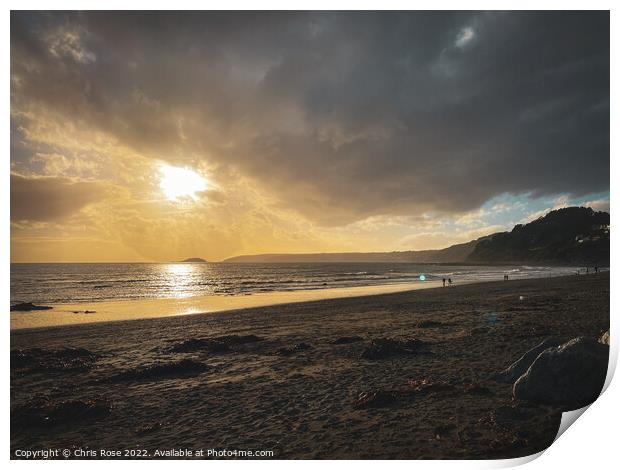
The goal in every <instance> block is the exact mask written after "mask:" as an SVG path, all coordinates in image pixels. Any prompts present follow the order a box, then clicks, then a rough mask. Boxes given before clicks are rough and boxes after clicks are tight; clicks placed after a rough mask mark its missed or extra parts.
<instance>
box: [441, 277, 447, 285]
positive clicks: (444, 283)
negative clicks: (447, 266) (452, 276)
mask: <svg viewBox="0 0 620 470" xmlns="http://www.w3.org/2000/svg"><path fill="white" fill-rule="evenodd" d="M442 281H443V286H444V287H446V278H445V277H444V278H443V279H442Z"/></svg>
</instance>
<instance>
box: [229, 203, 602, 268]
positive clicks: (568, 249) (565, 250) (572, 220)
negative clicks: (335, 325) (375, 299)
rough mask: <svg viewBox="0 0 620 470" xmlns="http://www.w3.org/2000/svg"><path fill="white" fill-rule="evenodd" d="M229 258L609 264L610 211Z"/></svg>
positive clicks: (570, 211)
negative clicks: (368, 247)
mask: <svg viewBox="0 0 620 470" xmlns="http://www.w3.org/2000/svg"><path fill="white" fill-rule="evenodd" d="M224 262H225V263H364V262H376V263H471V264H501V263H509V264H515V263H532V264H569V265H571V264H593V265H596V264H598V265H601V266H606V265H609V214H608V213H607V212H595V211H593V210H592V209H590V208H586V207H568V208H565V209H557V210H554V211H551V212H549V213H548V214H547V215H545V216H544V217H540V218H538V219H536V220H534V221H533V222H530V223H528V224H525V225H521V224H519V225H516V226H515V227H514V228H513V229H512V231H510V232H499V233H494V234H491V235H487V236H485V237H481V238H478V239H476V240H472V241H470V242H467V243H461V244H458V245H452V246H450V247H448V248H444V249H440V250H421V251H392V252H376V253H304V254H282V253H280V254H278V253H271V254H260V255H244V256H235V257H232V258H228V259H226V260H224Z"/></svg>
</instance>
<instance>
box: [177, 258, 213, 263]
mask: <svg viewBox="0 0 620 470" xmlns="http://www.w3.org/2000/svg"><path fill="white" fill-rule="evenodd" d="M206 262H207V260H205V259H202V258H185V259H184V260H181V261H179V263H206Z"/></svg>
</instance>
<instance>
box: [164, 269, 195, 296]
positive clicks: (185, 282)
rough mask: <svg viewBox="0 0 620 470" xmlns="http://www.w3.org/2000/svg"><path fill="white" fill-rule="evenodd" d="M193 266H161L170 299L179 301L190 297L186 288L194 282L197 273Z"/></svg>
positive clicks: (189, 292)
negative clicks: (173, 298)
mask: <svg viewBox="0 0 620 470" xmlns="http://www.w3.org/2000/svg"><path fill="white" fill-rule="evenodd" d="M195 266H196V265H194V264H189V263H188V264H165V265H163V268H164V271H165V274H166V277H167V278H166V280H167V284H168V286H169V290H170V296H171V297H175V298H177V299H181V298H184V297H190V296H191V295H192V294H191V291H190V290H189V289H188V286H190V285H191V284H192V283H193V282H194V277H195V275H196V271H197V269H196V267H195Z"/></svg>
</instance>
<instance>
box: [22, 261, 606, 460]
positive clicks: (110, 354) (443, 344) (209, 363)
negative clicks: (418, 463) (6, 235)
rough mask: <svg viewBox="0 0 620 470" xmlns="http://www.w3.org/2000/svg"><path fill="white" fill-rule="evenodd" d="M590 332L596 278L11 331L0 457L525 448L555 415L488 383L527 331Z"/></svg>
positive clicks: (514, 355)
mask: <svg viewBox="0 0 620 470" xmlns="http://www.w3.org/2000/svg"><path fill="white" fill-rule="evenodd" d="M520 297H522V300H520ZM608 328H609V275H608V274H607V273H605V274H599V275H589V276H571V277H565V278H550V279H531V280H519V281H508V282H494V283H483V284H472V285H465V286H455V287H450V288H438V289H426V290H418V291H412V292H401V293H391V294H384V295H374V296H366V297H356V298H341V299H331V300H322V301H318V302H305V303H297V304H283V305H275V306H271V307H263V308H254V309H247V310H238V311H233V312H221V313H211V314H205V315H187V316H176V317H167V318H157V319H147V320H132V321H122V322H110V323H99V324H89V325H77V326H64V327H56V328H45V329H36V330H17V331H12V333H11V351H12V354H11V356H12V357H11V450H12V456H13V457H14V455H15V453H14V452H15V451H16V450H17V449H21V450H37V449H42V448H52V449H55V448H59V449H71V450H75V449H78V448H81V449H83V450H85V449H90V450H93V451H95V452H98V451H99V450H100V449H106V450H123V449H138V450H140V452H143V453H148V456H150V457H153V456H154V452H155V450H157V449H159V450H169V449H173V448H176V449H193V450H196V449H205V450H208V449H220V450H221V449H227V450H235V449H236V450H242V451H247V450H254V451H256V450H270V451H273V453H274V455H273V457H274V458H282V459H288V458H295V459H301V458H402V459H418V458H428V459H447V458H454V459H464V458H465V459H469V458H479V459H482V458H509V457H518V456H524V455H529V454H532V453H535V452H538V451H540V450H543V449H544V448H546V447H547V446H548V445H549V444H550V443H551V442H552V441H553V438H554V437H555V434H556V432H557V429H558V426H559V421H560V413H561V410H560V409H558V408H554V407H547V406H536V405H531V404H528V403H525V402H517V401H513V399H512V395H511V385H510V384H501V383H496V382H494V381H493V380H491V378H490V377H491V376H492V375H493V374H494V373H496V372H499V371H501V370H502V369H504V368H505V367H507V366H508V365H510V364H511V363H512V362H513V361H514V360H516V359H518V358H519V356H520V355H521V354H523V353H524V352H525V351H527V350H528V349H530V348H531V347H533V346H535V345H537V344H538V343H540V342H541V341H542V340H543V339H545V338H548V337H558V338H561V339H566V340H568V339H570V338H573V337H575V336H592V337H596V336H598V335H599V334H600V333H601V331H603V330H606V329H608ZM372 340H375V343H374V345H373V343H372ZM388 340H392V341H388ZM32 348H38V349H35V350H33V349H32ZM64 348H73V349H64ZM80 348H83V349H80ZM205 457H207V455H205ZM238 457H242V456H238Z"/></svg>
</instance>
